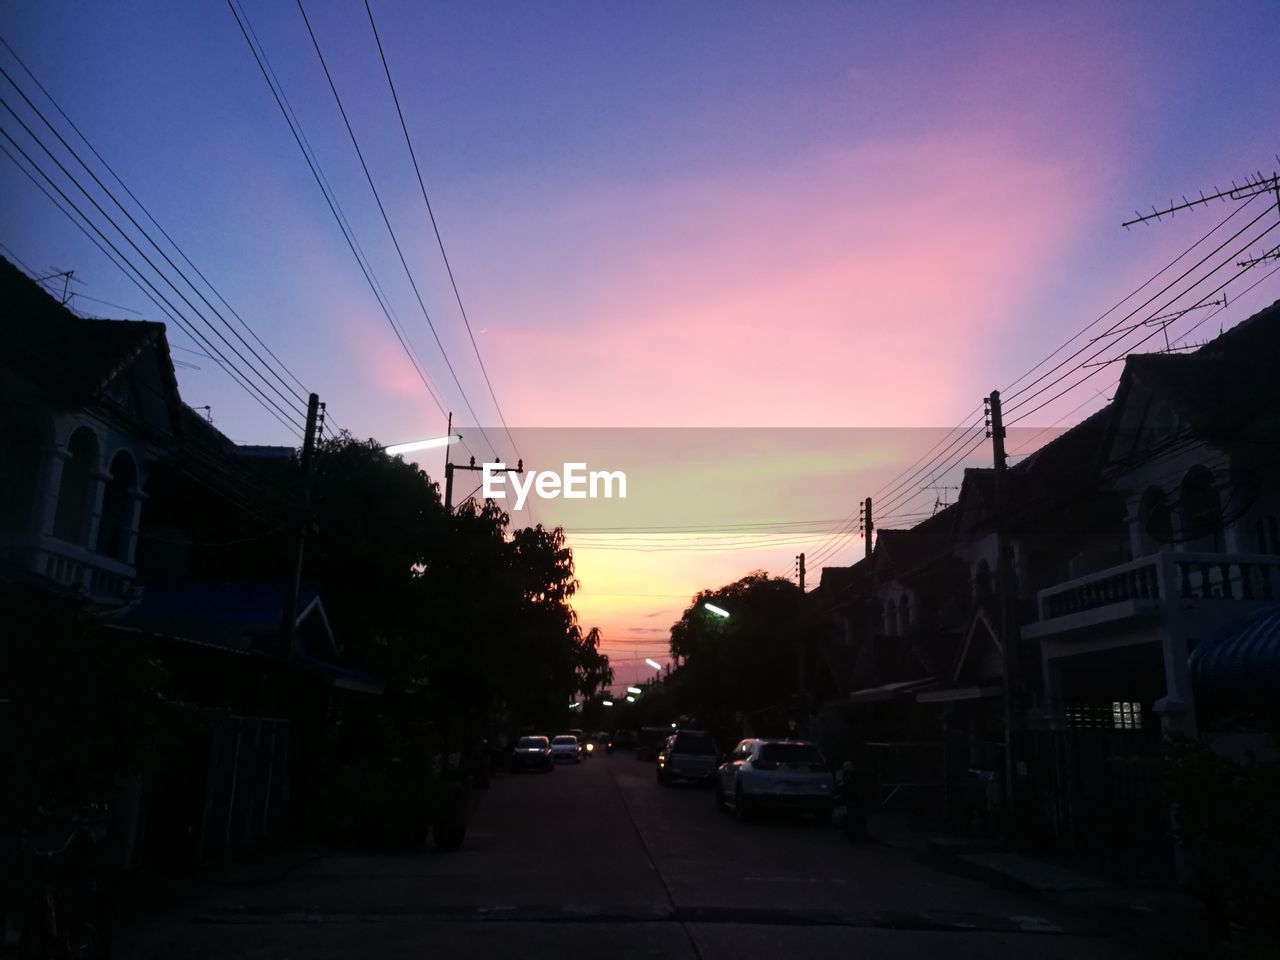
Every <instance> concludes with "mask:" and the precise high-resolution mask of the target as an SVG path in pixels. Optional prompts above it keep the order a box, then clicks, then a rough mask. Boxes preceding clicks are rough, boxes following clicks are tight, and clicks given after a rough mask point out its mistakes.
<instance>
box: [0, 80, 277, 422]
mask: <svg viewBox="0 0 1280 960" xmlns="http://www.w3.org/2000/svg"><path fill="white" fill-rule="evenodd" d="M0 104H3V105H4V106H5V108H6V109H9V108H8V104H7V103H3V100H0ZM10 112H12V111H10ZM19 123H21V120H19ZM0 136H3V137H4V138H5V139H6V140H8V141H9V143H10V145H11V146H12V147H13V148H14V149H15V150H16V151H17V152H18V153H20V154H21V155H22V157H23V159H25V160H26V161H27V163H28V164H29V165H30V166H31V168H32V169H33V170H35V171H36V172H37V173H39V174H40V176H41V177H43V178H44V179H45V181H46V182H47V183H48V184H49V186H50V187H52V188H53V190H54V191H55V192H56V193H57V194H58V195H59V196H60V197H61V198H62V200H63V202H64V203H65V204H66V205H67V206H69V207H70V208H71V209H72V210H74V211H75V213H76V214H77V215H78V216H79V217H80V219H81V220H83V221H84V223H85V224H86V225H87V226H88V227H89V228H90V229H92V230H93V232H94V233H96V234H97V235H98V237H99V238H101V240H102V241H103V242H104V243H106V245H107V246H108V247H110V248H111V250H112V251H114V253H115V255H116V257H118V258H119V261H120V262H119V263H118V262H116V260H114V259H112V258H111V257H110V255H108V259H112V262H113V263H116V265H117V266H118V267H120V269H121V270H122V271H124V272H125V275H126V276H128V277H129V278H130V279H131V280H133V282H134V283H136V284H137V285H138V286H139V289H143V291H144V292H147V291H146V288H144V287H143V286H142V284H146V287H149V288H150V292H149V293H147V296H148V297H149V298H150V299H152V301H153V302H155V303H156V304H157V306H158V307H160V309H161V311H162V312H165V313H166V315H167V316H169V318H170V319H171V320H173V321H174V323H176V324H178V325H179V326H180V327H181V328H182V329H183V331H184V332H186V334H187V335H188V336H190V337H191V338H192V339H193V340H198V341H199V342H200V343H202V344H203V345H204V346H205V348H206V349H208V350H210V351H212V352H213V354H215V355H216V356H217V357H218V359H219V363H220V364H221V365H222V367H223V369H224V370H226V371H227V373H228V374H229V375H230V376H231V377H232V379H234V380H236V382H237V383H239V384H240V385H241V386H242V387H244V388H245V390H247V391H248V392H249V394H250V396H252V397H253V398H254V400H255V401H256V402H257V403H259V404H260V405H262V406H263V408H264V409H265V410H266V411H267V412H268V413H270V414H271V415H272V416H273V417H275V418H276V419H277V420H279V421H280V422H281V423H282V424H283V425H284V426H286V427H288V428H289V429H291V430H293V431H294V432H295V433H297V432H298V426H297V424H295V423H293V422H292V421H290V420H289V418H288V416H287V415H286V414H285V413H284V411H283V410H281V409H280V408H279V407H278V406H277V405H276V404H275V403H274V401H272V400H271V398H270V397H268V396H267V395H266V394H265V393H263V392H262V390H261V389H260V388H259V387H258V386H257V385H256V384H254V383H253V382H252V381H250V380H249V379H248V378H247V377H245V375H244V374H243V373H242V372H241V371H240V370H239V369H238V368H236V367H235V365H234V364H233V363H231V362H230V361H229V360H227V358H226V357H225V356H224V355H223V354H222V353H221V352H220V351H219V350H218V348H217V347H216V346H214V344H213V343H212V342H211V341H210V340H209V339H208V338H207V337H205V336H204V334H202V333H200V332H199V331H198V330H196V329H195V327H194V326H192V325H190V324H189V323H187V322H186V321H185V320H182V319H180V318H179V314H178V310H177V308H176V307H174V306H173V304H172V303H170V302H169V300H168V298H167V297H165V296H164V294H162V293H161V292H160V291H159V289H157V288H156V286H155V284H153V283H152V282H151V281H150V280H149V279H147V277H146V275H145V274H143V273H142V271H141V270H140V269H139V268H138V267H137V266H136V265H135V264H133V263H132V262H131V261H130V260H129V259H128V257H126V256H125V255H124V254H123V253H122V252H121V251H120V249H119V248H118V247H117V246H116V245H115V244H114V243H112V242H111V240H110V239H108V238H107V236H106V234H105V233H103V232H102V230H101V229H100V228H99V227H98V225H97V224H95V223H94V222H93V221H92V220H90V219H89V218H88V216H86V214H85V213H84V212H83V211H82V210H81V209H80V208H79V207H78V206H77V205H76V204H75V202H74V201H73V200H71V198H70V197H68V196H67V195H66V193H65V192H64V191H63V190H62V188H61V187H59V186H58V185H57V184H56V183H54V181H53V179H52V178H51V177H50V176H49V175H48V173H46V172H45V171H44V170H42V169H41V168H40V167H39V165H38V164H36V162H35V161H34V160H32V158H31V156H30V155H29V154H28V153H27V152H26V151H25V150H24V149H23V148H22V146H21V145H20V144H19V143H18V142H17V141H16V140H14V139H13V137H12V136H11V135H10V134H9V132H8V131H7V130H4V129H2V128H0ZM35 139H36V142H37V143H38V144H39V143H40V141H39V139H38V138H35ZM40 146H41V148H42V149H44V150H45V152H46V153H49V151H48V148H47V147H44V145H43V144H40ZM5 153H6V154H7V155H8V156H9V158H10V159H11V160H13V161H14V162H15V163H17V160H16V158H15V157H13V155H12V154H9V153H8V151H7V150H6V151H5ZM50 156H51V157H52V154H50ZM53 159H54V163H55V164H58V166H59V168H60V169H62V171H63V173H64V174H66V175H67V176H68V178H69V179H70V180H71V181H72V183H75V184H76V186H77V187H79V189H80V191H81V192H82V193H84V194H85V196H86V197H88V199H89V202H90V203H92V204H93V205H94V207H95V208H97V210H98V212H99V213H101V214H102V215H103V216H104V217H105V219H106V220H107V222H108V223H110V224H111V226H112V227H113V228H115V230H116V231H117V232H119V233H121V235H122V236H124V238H125V239H126V240H128V239H129V238H128V236H127V235H125V234H124V233H123V231H121V230H120V228H119V226H118V225H117V224H116V223H115V222H114V221H113V220H112V219H111V217H110V215H108V214H107V213H106V212H105V211H103V210H102V208H101V206H99V204H98V203H97V202H96V201H95V200H94V199H93V197H92V196H90V195H89V194H88V192H87V191H85V190H84V188H83V187H82V186H80V184H79V183H77V182H76V180H75V178H74V177H71V176H70V175H69V174H67V171H66V168H65V167H62V165H61V164H60V163H58V160H57V158H53ZM24 172H26V171H25V168H24ZM28 175H30V174H28ZM37 185H38V186H39V184H38V182H37ZM42 189H43V188H42ZM45 195H46V196H47V197H49V199H50V200H53V197H52V195H51V194H49V193H48V192H47V191H45ZM54 203H55V206H58V207H59V209H62V207H61V206H60V205H58V204H57V202H56V201H54ZM63 212H64V213H65V214H66V215H67V216H68V217H71V214H70V213H68V212H67V211H65V210H63ZM72 222H73V223H76V225H77V226H80V224H79V222H77V221H76V220H75V218H74V217H72ZM82 229H83V228H82ZM130 245H131V246H133V247H134V249H135V250H137V245H136V244H133V243H132V242H131V241H130ZM99 249H102V247H101V245H100V244H99ZM103 252H104V253H105V250H104V251H103ZM138 252H139V253H140V254H141V251H138ZM141 255H142V257H143V259H144V260H146V259H147V257H146V254H141ZM149 262H150V261H148V263H149ZM121 263H123V264H126V265H127V268H126V267H125V266H121ZM152 269H155V267H154V265H152ZM130 270H132V271H133V274H136V275H137V278H138V279H137V280H134V277H133V275H132V274H130V273H129V271H130ZM157 272H158V271H157ZM162 276H163V275H162ZM139 281H140V282H139ZM170 286H172V284H170ZM156 298H159V299H156ZM160 301H163V302H164V304H165V305H166V306H167V309H166V307H164V306H160Z"/></svg>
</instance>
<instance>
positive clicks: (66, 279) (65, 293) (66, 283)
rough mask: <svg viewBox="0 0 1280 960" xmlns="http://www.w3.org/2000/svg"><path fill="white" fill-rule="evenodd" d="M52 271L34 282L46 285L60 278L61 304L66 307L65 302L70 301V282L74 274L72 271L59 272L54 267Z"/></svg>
mask: <svg viewBox="0 0 1280 960" xmlns="http://www.w3.org/2000/svg"><path fill="white" fill-rule="evenodd" d="M53 270H54V271H55V272H53V273H50V274H47V275H45V276H43V277H39V278H38V279H37V280H36V283H46V282H48V281H49V280H57V279H58V278H61V279H62V300H61V303H62V305H63V306H64V307H65V306H66V305H67V301H68V300H70V299H71V281H72V280H74V279H75V277H76V272H75V271H74V270H59V269H58V268H57V267H54V268H53Z"/></svg>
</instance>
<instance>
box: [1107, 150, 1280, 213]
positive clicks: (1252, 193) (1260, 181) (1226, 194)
mask: <svg viewBox="0 0 1280 960" xmlns="http://www.w3.org/2000/svg"><path fill="white" fill-rule="evenodd" d="M1277 160H1278V161H1280V157H1277ZM1271 191H1275V194H1276V202H1277V204H1280V173H1272V174H1264V173H1263V172H1262V171H1261V170H1259V171H1257V172H1256V173H1253V174H1251V175H1250V176H1248V177H1246V178H1245V180H1244V182H1243V183H1236V182H1235V181H1234V180H1232V181H1231V189H1230V190H1222V189H1219V188H1218V187H1216V186H1215V187H1214V188H1213V193H1210V194H1208V195H1206V194H1205V192H1204V191H1203V190H1202V191H1200V195H1199V196H1197V197H1192V198H1190V199H1188V198H1187V196H1186V195H1185V194H1184V195H1183V197H1182V202H1181V203H1178V202H1177V201H1174V200H1170V201H1169V205H1168V206H1166V207H1163V208H1161V209H1156V208H1155V207H1152V208H1151V212H1150V213H1139V212H1138V211H1136V210H1135V211H1134V217H1133V219H1132V220H1126V221H1125V222H1124V223H1122V224H1120V226H1122V227H1124V228H1126V229H1128V228H1129V227H1132V226H1134V225H1135V224H1139V223H1147V222H1149V221H1151V220H1163V219H1164V218H1165V217H1166V216H1168V217H1172V216H1173V215H1174V214H1176V213H1178V212H1179V211H1182V210H1190V209H1193V208H1194V207H1202V206H1205V205H1207V204H1209V203H1212V202H1213V201H1214V200H1222V201H1224V202H1225V201H1227V200H1235V201H1237V202H1238V201H1240V200H1248V199H1250V198H1251V197H1256V196H1258V195H1259V194H1262V193H1270V192H1271Z"/></svg>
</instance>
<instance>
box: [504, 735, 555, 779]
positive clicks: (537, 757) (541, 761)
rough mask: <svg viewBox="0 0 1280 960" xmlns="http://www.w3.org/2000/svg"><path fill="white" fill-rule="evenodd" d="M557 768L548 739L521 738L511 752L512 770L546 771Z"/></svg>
mask: <svg viewBox="0 0 1280 960" xmlns="http://www.w3.org/2000/svg"><path fill="white" fill-rule="evenodd" d="M555 768H556V766H555V760H554V759H553V758H552V756H551V744H550V743H549V742H548V740H547V738H546V737H521V738H520V739H519V740H517V741H516V745H515V747H514V748H513V749H512V751H511V769H512V771H513V772H514V771H517V770H545V771H548V772H550V771H552V770H554V769H555Z"/></svg>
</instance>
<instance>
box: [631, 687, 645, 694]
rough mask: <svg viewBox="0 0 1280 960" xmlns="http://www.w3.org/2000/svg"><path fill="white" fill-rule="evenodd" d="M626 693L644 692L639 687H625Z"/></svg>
mask: <svg viewBox="0 0 1280 960" xmlns="http://www.w3.org/2000/svg"><path fill="white" fill-rule="evenodd" d="M627 693H636V694H639V693H644V691H643V690H641V689H640V688H639V687H627Z"/></svg>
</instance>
